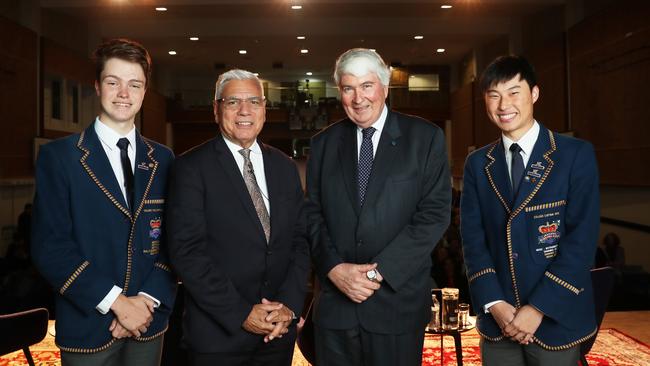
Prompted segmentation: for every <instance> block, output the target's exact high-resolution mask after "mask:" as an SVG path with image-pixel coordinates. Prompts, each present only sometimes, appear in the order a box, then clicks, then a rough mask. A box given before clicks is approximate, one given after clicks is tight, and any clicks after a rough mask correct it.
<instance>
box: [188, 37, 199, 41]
mask: <svg viewBox="0 0 650 366" xmlns="http://www.w3.org/2000/svg"><path fill="white" fill-rule="evenodd" d="M198 40H199V37H190V41H198Z"/></svg>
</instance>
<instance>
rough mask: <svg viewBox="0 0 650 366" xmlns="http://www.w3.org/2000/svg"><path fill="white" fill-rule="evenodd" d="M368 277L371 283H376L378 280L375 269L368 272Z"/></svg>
mask: <svg viewBox="0 0 650 366" xmlns="http://www.w3.org/2000/svg"><path fill="white" fill-rule="evenodd" d="M366 277H368V279H369V280H370V281H374V280H376V279H377V272H376V271H375V270H374V269H371V270H370V271H368V272H366Z"/></svg>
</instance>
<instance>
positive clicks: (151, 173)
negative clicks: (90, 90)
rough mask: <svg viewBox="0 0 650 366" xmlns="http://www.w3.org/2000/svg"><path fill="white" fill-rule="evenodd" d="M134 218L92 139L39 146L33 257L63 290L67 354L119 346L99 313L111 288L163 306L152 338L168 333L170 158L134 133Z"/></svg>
mask: <svg viewBox="0 0 650 366" xmlns="http://www.w3.org/2000/svg"><path fill="white" fill-rule="evenodd" d="M136 141H137V142H136V144H137V145H136V146H137V147H136V158H135V165H136V168H135V174H134V178H135V183H134V208H135V211H134V213H133V214H132V213H131V211H130V210H129V208H128V207H127V204H126V202H125V200H124V195H123V194H122V192H121V190H120V187H119V186H118V183H117V179H116V178H115V174H114V173H113V170H112V168H111V165H110V163H109V161H108V157H107V156H106V153H105V152H104V149H103V147H102V146H101V142H100V140H99V138H98V137H97V134H96V133H95V128H94V123H91V125H90V126H89V127H88V128H87V129H86V130H85V131H84V132H81V133H80V134H75V135H71V136H68V137H65V138H62V139H59V140H56V141H53V142H51V143H48V144H46V145H45V146H43V147H41V149H40V152H39V155H38V160H37V163H36V196H35V199H34V213H33V223H32V256H33V260H34V264H35V265H36V267H37V268H38V269H39V271H40V272H41V274H42V275H43V276H44V277H45V279H47V280H48V282H50V284H51V285H52V286H53V287H54V288H55V289H56V290H57V291H58V294H57V297H56V320H57V322H56V343H57V345H58V346H59V347H60V348H61V349H62V350H64V351H70V352H84V353H89V352H97V351H101V350H103V349H106V348H107V347H108V346H109V345H111V344H112V343H113V341H114V339H113V338H112V336H111V333H110V331H109V330H108V327H109V326H110V324H111V321H112V320H113V319H114V314H113V312H110V311H109V312H108V313H107V314H105V315H102V314H101V313H99V311H97V310H96V309H95V307H96V306H97V305H98V304H99V302H100V301H101V300H102V299H103V298H104V297H105V296H106V295H107V294H108V292H109V291H110V290H111V288H112V287H113V285H117V286H120V287H122V288H123V293H124V294H125V295H126V296H134V295H137V294H138V292H140V291H142V292H146V293H147V294H150V295H151V296H153V297H155V298H156V299H158V300H159V301H160V302H161V305H160V307H159V308H158V309H157V310H156V311H155V313H154V320H153V322H152V323H151V325H150V326H149V328H148V329H147V332H146V333H144V334H143V335H142V337H140V338H137V339H138V340H143V341H144V340H149V339H152V338H154V337H157V336H159V335H161V334H162V333H163V332H164V331H165V330H166V329H167V321H168V318H169V314H170V313H171V309H172V307H173V303H174V297H175V293H176V277H175V276H174V275H173V274H172V273H171V268H170V267H169V263H168V260H167V255H166V253H165V250H164V241H163V235H162V230H163V229H164V220H163V210H164V206H165V196H166V185H167V171H168V167H169V165H170V163H171V161H172V159H173V154H172V152H171V151H170V150H169V149H168V148H166V147H165V146H163V145H160V144H157V143H156V142H153V141H151V140H148V139H145V138H143V137H142V136H141V135H140V134H139V133H137V134H136Z"/></svg>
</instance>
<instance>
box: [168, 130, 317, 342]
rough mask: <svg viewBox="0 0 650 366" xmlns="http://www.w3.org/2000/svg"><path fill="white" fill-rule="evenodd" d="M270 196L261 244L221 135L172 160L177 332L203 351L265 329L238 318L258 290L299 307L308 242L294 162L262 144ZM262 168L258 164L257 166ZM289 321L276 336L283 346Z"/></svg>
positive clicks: (255, 298)
mask: <svg viewBox="0 0 650 366" xmlns="http://www.w3.org/2000/svg"><path fill="white" fill-rule="evenodd" d="M260 146H261V148H262V154H263V159H264V170H265V171H264V172H263V174H265V175H266V183H267V188H268V193H269V201H270V219H271V237H270V242H269V243H268V245H267V242H266V238H265V236H264V231H263V229H262V224H261V223H260V220H259V218H258V217H257V213H256V212H255V208H254V206H253V201H252V200H251V198H250V194H249V193H248V190H247V189H246V184H245V183H244V179H243V177H242V174H241V172H240V170H239V168H238V167H237V163H236V162H235V159H234V157H233V156H232V153H231V152H230V150H229V149H228V147H227V145H226V143H225V141H224V140H223V137H222V136H221V135H219V136H217V137H215V138H214V139H212V140H210V141H208V142H206V143H204V144H203V145H200V146H198V147H195V148H194V149H192V150H190V151H188V152H186V153H184V154H183V155H181V156H180V157H178V159H177V160H176V162H175V164H174V169H173V174H172V181H171V186H170V197H169V207H170V208H169V211H168V212H169V220H168V221H169V232H168V233H169V243H170V255H171V260H172V264H173V267H174V268H175V269H176V271H177V273H178V274H179V276H180V277H181V279H182V281H183V284H184V286H185V290H186V292H185V293H186V297H185V313H184V315H183V316H184V318H183V338H184V340H183V341H184V343H185V344H186V346H188V347H189V349H190V350H191V351H194V352H201V353H214V352H230V351H246V350H252V349H254V348H255V347H257V346H259V345H260V344H261V343H262V342H263V337H262V336H260V335H255V334H251V333H248V332H247V331H245V330H244V329H243V328H242V324H243V323H244V320H246V317H247V316H248V314H249V313H250V311H251V309H252V307H253V305H254V304H258V303H260V302H261V300H262V298H267V299H268V300H271V301H279V302H282V303H283V304H285V305H286V306H288V307H289V308H290V309H291V310H293V311H294V312H295V313H296V314H300V313H301V310H302V306H303V301H304V296H305V291H306V287H307V273H308V271H309V246H308V244H307V240H306V236H305V224H304V219H303V218H302V217H303V216H302V204H303V201H304V193H303V191H302V187H301V185H300V179H299V176H298V171H297V169H296V166H295V164H294V163H293V162H292V161H291V160H290V159H289V158H288V157H287V156H286V155H284V154H283V153H282V152H280V151H279V150H277V149H275V148H272V147H270V146H267V145H264V144H260ZM256 174H258V175H259V174H260V172H256ZM294 338H295V327H292V329H291V330H290V333H289V334H287V335H285V336H284V337H283V338H279V339H276V340H274V341H273V342H274V344H285V345H286V346H287V347H289V346H290V345H291V344H293V340H294Z"/></svg>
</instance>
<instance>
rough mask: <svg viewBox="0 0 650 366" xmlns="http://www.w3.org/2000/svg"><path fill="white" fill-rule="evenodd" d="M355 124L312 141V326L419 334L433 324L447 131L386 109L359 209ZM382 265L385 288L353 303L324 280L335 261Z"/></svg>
mask: <svg viewBox="0 0 650 366" xmlns="http://www.w3.org/2000/svg"><path fill="white" fill-rule="evenodd" d="M356 133H357V126H356V125H355V124H354V123H353V122H352V121H350V120H349V119H344V120H342V121H339V122H337V123H335V124H333V125H331V126H330V127H328V128H327V129H326V130H324V131H323V132H321V133H319V134H318V135H316V136H314V137H313V138H312V142H311V155H310V158H309V162H308V166H307V189H308V198H309V203H310V210H309V215H310V219H309V222H310V228H309V231H310V236H311V239H312V251H313V253H312V257H313V260H314V264H315V268H316V273H317V274H318V276H319V280H320V283H321V287H320V291H319V293H318V294H317V296H316V299H315V303H314V315H313V316H314V322H315V323H316V324H318V325H319V326H320V327H324V328H329V329H350V328H353V327H356V326H358V325H360V326H362V327H363V328H364V329H366V330H368V331H370V332H375V333H384V334H399V333H404V332H411V331H422V332H423V331H424V326H425V324H426V323H427V322H428V320H429V319H430V317H431V314H430V305H431V283H432V281H431V277H430V273H431V252H432V251H433V249H434V247H435V245H436V243H437V242H438V240H439V239H440V237H441V236H442V234H443V233H444V232H445V229H446V228H447V225H448V224H449V216H450V206H449V205H450V201H451V187H450V183H451V181H450V178H449V167H448V163H447V154H446V149H445V139H444V136H443V132H442V131H441V130H440V129H439V128H438V127H437V126H435V125H434V124H432V123H430V122H428V121H425V120H423V119H421V118H418V117H413V116H408V115H405V114H401V113H397V112H393V111H389V112H388V115H387V117H386V123H385V125H384V128H383V130H382V133H381V136H380V139H379V144H378V147H377V152H376V154H375V158H374V162H373V167H372V173H371V176H370V179H369V182H368V186H367V189H366V195H365V198H364V204H363V207H359V200H358V185H357V161H358V157H357V137H356ZM374 262H377V263H378V270H379V272H380V273H381V275H382V276H383V277H384V282H383V283H382V284H381V288H380V289H379V290H378V291H376V292H375V293H374V294H373V295H372V296H371V297H370V298H368V299H367V300H366V301H364V302H363V303H361V304H357V303H354V302H353V301H351V300H350V299H349V298H348V297H347V296H345V295H344V294H343V293H342V292H341V291H339V290H338V288H337V287H336V286H335V285H334V284H333V283H332V282H331V281H330V280H329V279H328V278H327V274H328V273H329V271H330V270H331V269H332V268H334V266H336V265H338V264H339V263H358V264H362V263H374Z"/></svg>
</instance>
